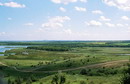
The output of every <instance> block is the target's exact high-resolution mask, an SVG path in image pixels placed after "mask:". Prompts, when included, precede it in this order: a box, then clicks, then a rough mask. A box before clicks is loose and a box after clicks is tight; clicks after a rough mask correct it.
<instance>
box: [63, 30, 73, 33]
mask: <svg viewBox="0 0 130 84" xmlns="http://www.w3.org/2000/svg"><path fill="white" fill-rule="evenodd" d="M63 31H64V32H65V33H67V34H72V30H71V29H66V30H63Z"/></svg>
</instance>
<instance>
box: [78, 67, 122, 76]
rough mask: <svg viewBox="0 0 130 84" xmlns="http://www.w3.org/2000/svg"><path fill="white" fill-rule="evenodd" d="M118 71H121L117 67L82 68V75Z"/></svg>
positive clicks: (96, 74) (99, 74)
mask: <svg viewBox="0 0 130 84" xmlns="http://www.w3.org/2000/svg"><path fill="white" fill-rule="evenodd" d="M117 73H121V72H120V71H118V70H117V69H114V68H111V69H109V68H100V69H95V70H94V69H82V70H81V71H80V74H81V75H87V76H104V75H115V74H117Z"/></svg>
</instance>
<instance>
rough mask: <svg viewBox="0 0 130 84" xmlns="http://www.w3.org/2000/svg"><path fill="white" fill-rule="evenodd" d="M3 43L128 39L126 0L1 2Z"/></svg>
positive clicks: (0, 35) (129, 21) (128, 2)
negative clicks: (15, 41)
mask: <svg viewBox="0 0 130 84" xmlns="http://www.w3.org/2000/svg"><path fill="white" fill-rule="evenodd" d="M0 10H1V13H0V41H3V40H17V41H18V40H130V0H2V1H0Z"/></svg>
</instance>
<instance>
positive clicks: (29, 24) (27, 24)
mask: <svg viewBox="0 0 130 84" xmlns="http://www.w3.org/2000/svg"><path fill="white" fill-rule="evenodd" d="M24 25H26V26H33V25H34V24H33V23H26V24H24Z"/></svg>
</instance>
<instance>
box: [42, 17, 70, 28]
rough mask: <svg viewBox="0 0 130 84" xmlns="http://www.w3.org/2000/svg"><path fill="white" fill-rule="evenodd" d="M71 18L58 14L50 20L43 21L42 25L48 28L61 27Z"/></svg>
mask: <svg viewBox="0 0 130 84" xmlns="http://www.w3.org/2000/svg"><path fill="white" fill-rule="evenodd" d="M69 20H71V19H70V18H69V17H68V16H56V17H53V18H50V19H49V20H48V22H46V23H43V24H42V27H43V28H46V29H48V30H50V29H57V28H61V27H63V23H64V22H66V21H69Z"/></svg>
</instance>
